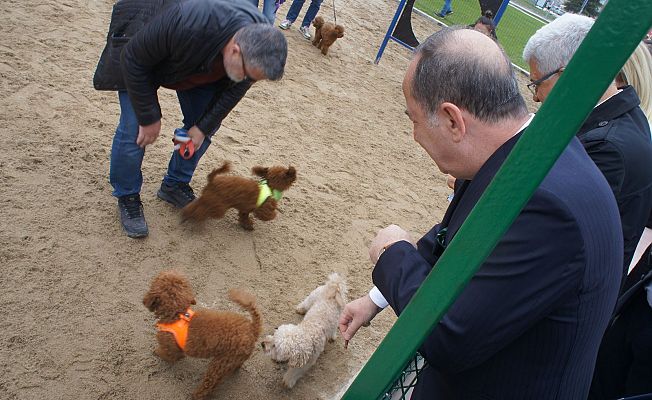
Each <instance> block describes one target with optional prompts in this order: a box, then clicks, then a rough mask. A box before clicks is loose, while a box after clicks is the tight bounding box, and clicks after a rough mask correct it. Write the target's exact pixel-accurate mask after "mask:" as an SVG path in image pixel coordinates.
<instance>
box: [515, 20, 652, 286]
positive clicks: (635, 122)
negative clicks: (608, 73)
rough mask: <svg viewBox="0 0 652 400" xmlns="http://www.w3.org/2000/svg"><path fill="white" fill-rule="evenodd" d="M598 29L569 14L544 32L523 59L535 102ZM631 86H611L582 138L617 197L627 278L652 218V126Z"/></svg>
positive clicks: (533, 40) (532, 40)
mask: <svg viewBox="0 0 652 400" xmlns="http://www.w3.org/2000/svg"><path fill="white" fill-rule="evenodd" d="M592 26H593V20H592V19H591V18H588V17H585V16H582V15H576V14H569V13H566V14H564V15H562V16H561V17H559V18H557V19H556V20H555V21H553V22H551V23H549V24H548V25H546V26H544V27H542V28H541V29H539V30H538V31H537V32H536V33H535V34H534V35H533V36H532V37H531V38H530V39H529V40H528V42H527V44H526V45H525V49H524V50H523V58H524V59H525V61H526V62H527V63H528V64H529V65H530V80H531V82H530V84H528V88H529V89H530V90H531V91H532V95H533V98H534V101H537V102H543V101H545V100H546V98H547V97H548V95H549V94H550V91H551V90H552V88H553V86H554V85H555V83H557V80H558V79H559V76H560V75H561V74H562V73H563V72H564V69H565V68H566V65H567V64H568V63H569V61H570V60H571V58H572V57H573V54H575V51H576V50H577V48H578V47H579V46H580V44H581V43H582V40H584V37H585V36H586V34H587V33H588V31H589V30H590V29H591V27H592ZM639 104H640V100H639V98H638V95H637V94H636V92H635V91H634V89H633V88H632V87H631V86H626V87H624V88H622V89H618V88H617V87H616V84H615V83H614V82H612V83H611V84H610V85H609V87H608V88H607V91H606V92H605V93H604V95H603V96H602V97H601V98H600V101H599V103H598V105H597V106H596V107H595V109H594V110H593V112H592V113H591V114H590V115H589V116H588V118H587V119H586V121H585V122H584V124H583V125H582V127H581V128H580V130H579V132H577V137H578V138H579V139H580V142H582V144H583V145H584V148H585V149H586V151H587V153H588V154H589V156H590V157H591V159H593V161H594V162H595V164H596V165H597V166H598V168H599V169H600V171H602V173H603V174H604V176H605V178H607V182H609V185H610V186H611V189H612V190H613V192H614V195H615V196H616V201H617V203H618V208H619V210H620V217H621V222H622V226H623V239H624V255H623V275H626V274H627V267H628V266H629V263H630V261H631V259H632V256H633V254H634V250H635V249H636V244H637V243H638V241H639V239H640V238H641V235H642V233H643V229H644V228H645V224H646V222H647V220H648V218H649V217H650V215H651V214H652V167H651V166H650V160H652V142H651V141H650V127H649V124H648V122H647V119H646V118H645V114H643V111H642V110H641V109H640V108H639Z"/></svg>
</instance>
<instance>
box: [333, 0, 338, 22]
mask: <svg viewBox="0 0 652 400" xmlns="http://www.w3.org/2000/svg"><path fill="white" fill-rule="evenodd" d="M333 19H334V20H335V25H337V15H336V14H335V0H333Z"/></svg>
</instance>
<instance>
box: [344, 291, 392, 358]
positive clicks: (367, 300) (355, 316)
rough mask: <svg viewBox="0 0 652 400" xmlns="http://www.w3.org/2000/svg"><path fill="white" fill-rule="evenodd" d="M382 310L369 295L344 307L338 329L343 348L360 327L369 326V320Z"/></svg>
mask: <svg viewBox="0 0 652 400" xmlns="http://www.w3.org/2000/svg"><path fill="white" fill-rule="evenodd" d="M381 310H382V308H380V307H378V306H377V305H376V304H375V303H374V302H373V301H371V297H369V295H366V296H363V297H360V298H359V299H357V300H353V301H352V302H350V303H348V304H347V305H345V306H344V309H343V310H342V313H341V314H340V320H339V329H340V334H341V335H342V337H343V338H344V347H347V345H348V344H349V340H351V339H353V336H354V335H355V333H356V332H357V331H358V329H360V327H361V326H369V323H370V322H371V320H372V319H373V318H374V317H375V316H376V314H378V313H379V312H380V311H381Z"/></svg>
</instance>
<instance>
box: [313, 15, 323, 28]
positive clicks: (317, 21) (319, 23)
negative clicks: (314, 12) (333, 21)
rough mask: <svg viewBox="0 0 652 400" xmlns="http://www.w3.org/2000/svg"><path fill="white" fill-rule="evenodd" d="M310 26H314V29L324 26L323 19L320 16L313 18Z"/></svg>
mask: <svg viewBox="0 0 652 400" xmlns="http://www.w3.org/2000/svg"><path fill="white" fill-rule="evenodd" d="M312 26H314V27H315V29H320V28H321V27H322V26H324V19H323V18H322V17H317V18H315V20H314V21H312Z"/></svg>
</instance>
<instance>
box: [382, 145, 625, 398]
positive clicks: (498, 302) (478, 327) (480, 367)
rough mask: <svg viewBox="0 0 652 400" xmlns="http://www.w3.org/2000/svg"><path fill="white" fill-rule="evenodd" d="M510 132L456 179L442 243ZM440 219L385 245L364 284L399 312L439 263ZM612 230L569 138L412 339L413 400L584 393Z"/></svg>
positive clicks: (614, 239) (610, 262)
mask: <svg viewBox="0 0 652 400" xmlns="http://www.w3.org/2000/svg"><path fill="white" fill-rule="evenodd" d="M518 137H520V135H517V136H516V137H514V138H512V139H510V140H509V141H508V142H507V143H505V144H504V145H503V146H502V147H500V148H499V149H498V150H497V151H496V152H495V153H494V154H493V155H492V156H491V157H490V158H489V160H487V162H486V163H485V164H484V165H483V166H482V168H481V169H480V171H478V173H477V174H476V176H475V177H474V179H473V180H472V181H464V182H463V183H462V185H461V187H459V188H458V190H457V192H456V194H455V197H454V198H453V201H452V202H451V204H450V206H449V208H448V210H447V211H446V215H445V216H444V222H446V221H447V222H448V223H447V231H446V233H445V234H444V244H445V245H447V244H448V243H449V242H450V241H451V240H452V238H453V237H454V236H455V234H456V233H457V231H458V229H459V228H460V226H461V225H462V224H463V223H464V221H465V220H466V218H467V216H468V215H469V213H470V212H471V210H472V209H473V207H474V206H475V204H476V203H477V201H478V199H479V198H480V196H481V195H482V194H483V192H484V191H485V189H486V188H487V186H488V184H489V183H490V181H491V180H492V179H493V177H494V175H495V173H496V172H497V171H498V169H499V168H500V166H501V165H502V164H503V162H504V160H505V158H506V157H507V155H508V154H509V153H510V151H511V150H512V148H513V146H514V144H515V143H516V141H517V140H518ZM587 193H589V194H590V195H587ZM441 229H442V226H441V225H436V226H435V227H434V228H433V229H432V230H431V231H430V232H428V233H427V234H426V235H425V236H424V237H423V238H421V239H420V240H419V242H418V243H417V247H418V248H417V249H415V248H414V247H412V245H410V244H409V243H407V242H398V243H395V244H394V245H392V246H391V247H389V248H388V249H387V250H386V251H385V252H384V253H383V254H382V255H381V257H380V259H379V260H378V263H377V264H376V267H375V268H374V271H373V281H374V284H375V285H376V286H377V287H378V288H379V289H380V291H381V293H382V294H383V295H384V296H385V298H386V299H387V301H388V302H389V304H390V305H391V306H392V308H393V309H394V311H395V312H396V313H397V314H400V313H401V312H402V311H403V310H404V309H405V307H406V306H407V304H408V302H409V301H410V299H411V298H412V296H413V295H414V293H415V292H416V290H417V289H418V288H419V286H420V285H421V283H422V282H423V280H424V279H425V277H426V276H427V274H428V273H429V272H430V270H431V269H432V268H433V265H434V268H436V267H437V266H436V265H435V264H436V262H437V260H438V258H439V254H440V251H439V249H438V246H437V245H436V243H437V240H436V236H437V234H439V233H440V230H441ZM620 230H621V229H620V218H619V216H618V209H617V206H616V202H615V200H614V196H613V193H612V192H611V190H610V189H609V186H608V185H607V182H606V181H605V178H604V177H603V176H602V174H601V173H600V171H599V170H598V169H597V168H596V166H595V164H594V163H593V162H592V161H591V159H590V158H589V157H588V156H587V154H586V152H585V151H584V149H583V148H582V146H581V144H580V143H579V141H578V140H577V139H573V140H572V141H571V143H570V144H569V145H568V147H567V148H566V149H565V150H564V152H563V153H562V154H561V156H560V158H559V160H557V162H556V163H555V165H554V166H553V168H552V169H551V170H550V172H549V173H548V175H547V176H546V178H545V179H544V180H543V182H542V183H541V185H540V186H539V188H538V189H537V190H536V191H535V192H534V194H533V195H532V198H531V199H530V200H529V201H528V203H527V204H526V205H525V207H524V208H523V210H522V211H521V213H520V214H519V215H518V217H517V218H516V220H515V221H514V223H513V225H512V226H511V227H510V228H509V229H508V230H507V232H506V233H505V235H504V236H503V237H502V238H501V240H500V241H499V242H498V244H497V245H496V247H495V248H494V250H493V251H492V252H491V254H490V255H489V257H488V258H487V259H486V260H485V262H484V263H483V264H482V266H481V267H480V269H479V270H478V272H477V273H476V274H475V275H474V276H473V278H472V279H471V281H470V282H469V284H468V285H467V286H466V288H465V289H464V290H463V291H462V293H461V294H460V296H459V297H458V298H457V299H456V300H455V302H454V303H453V305H452V306H451V307H450V309H449V310H448V311H447V313H446V314H445V315H444V317H443V318H442V320H441V321H440V322H439V323H438V324H437V325H436V326H435V328H434V330H433V332H432V333H431V334H430V336H429V337H428V338H427V339H426V340H425V341H424V343H423V344H422V347H421V348H420V350H419V351H420V352H421V354H423V356H424V357H425V358H426V360H427V361H428V363H429V367H428V368H426V369H425V370H424V371H423V372H422V374H423V375H420V376H419V380H418V383H417V387H416V388H415V392H414V395H413V397H412V398H413V400H418V399H441V400H446V399H463V400H474V399H496V400H510V399H519V400H521V399H534V400H536V399H546V400H551V399H564V400H565V399H584V398H586V395H587V393H588V389H589V384H590V382H591V375H592V371H593V365H594V363H595V359H596V356H597V352H598V346H599V345H600V340H601V339H602V334H603V332H604V330H605V328H606V326H607V323H608V321H609V316H610V314H611V311H612V310H613V307H614V304H615V302H616V296H617V294H618V289H619V278H620V264H621V261H622V236H621V234H620ZM469 251H473V249H472V248H470V249H469Z"/></svg>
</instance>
